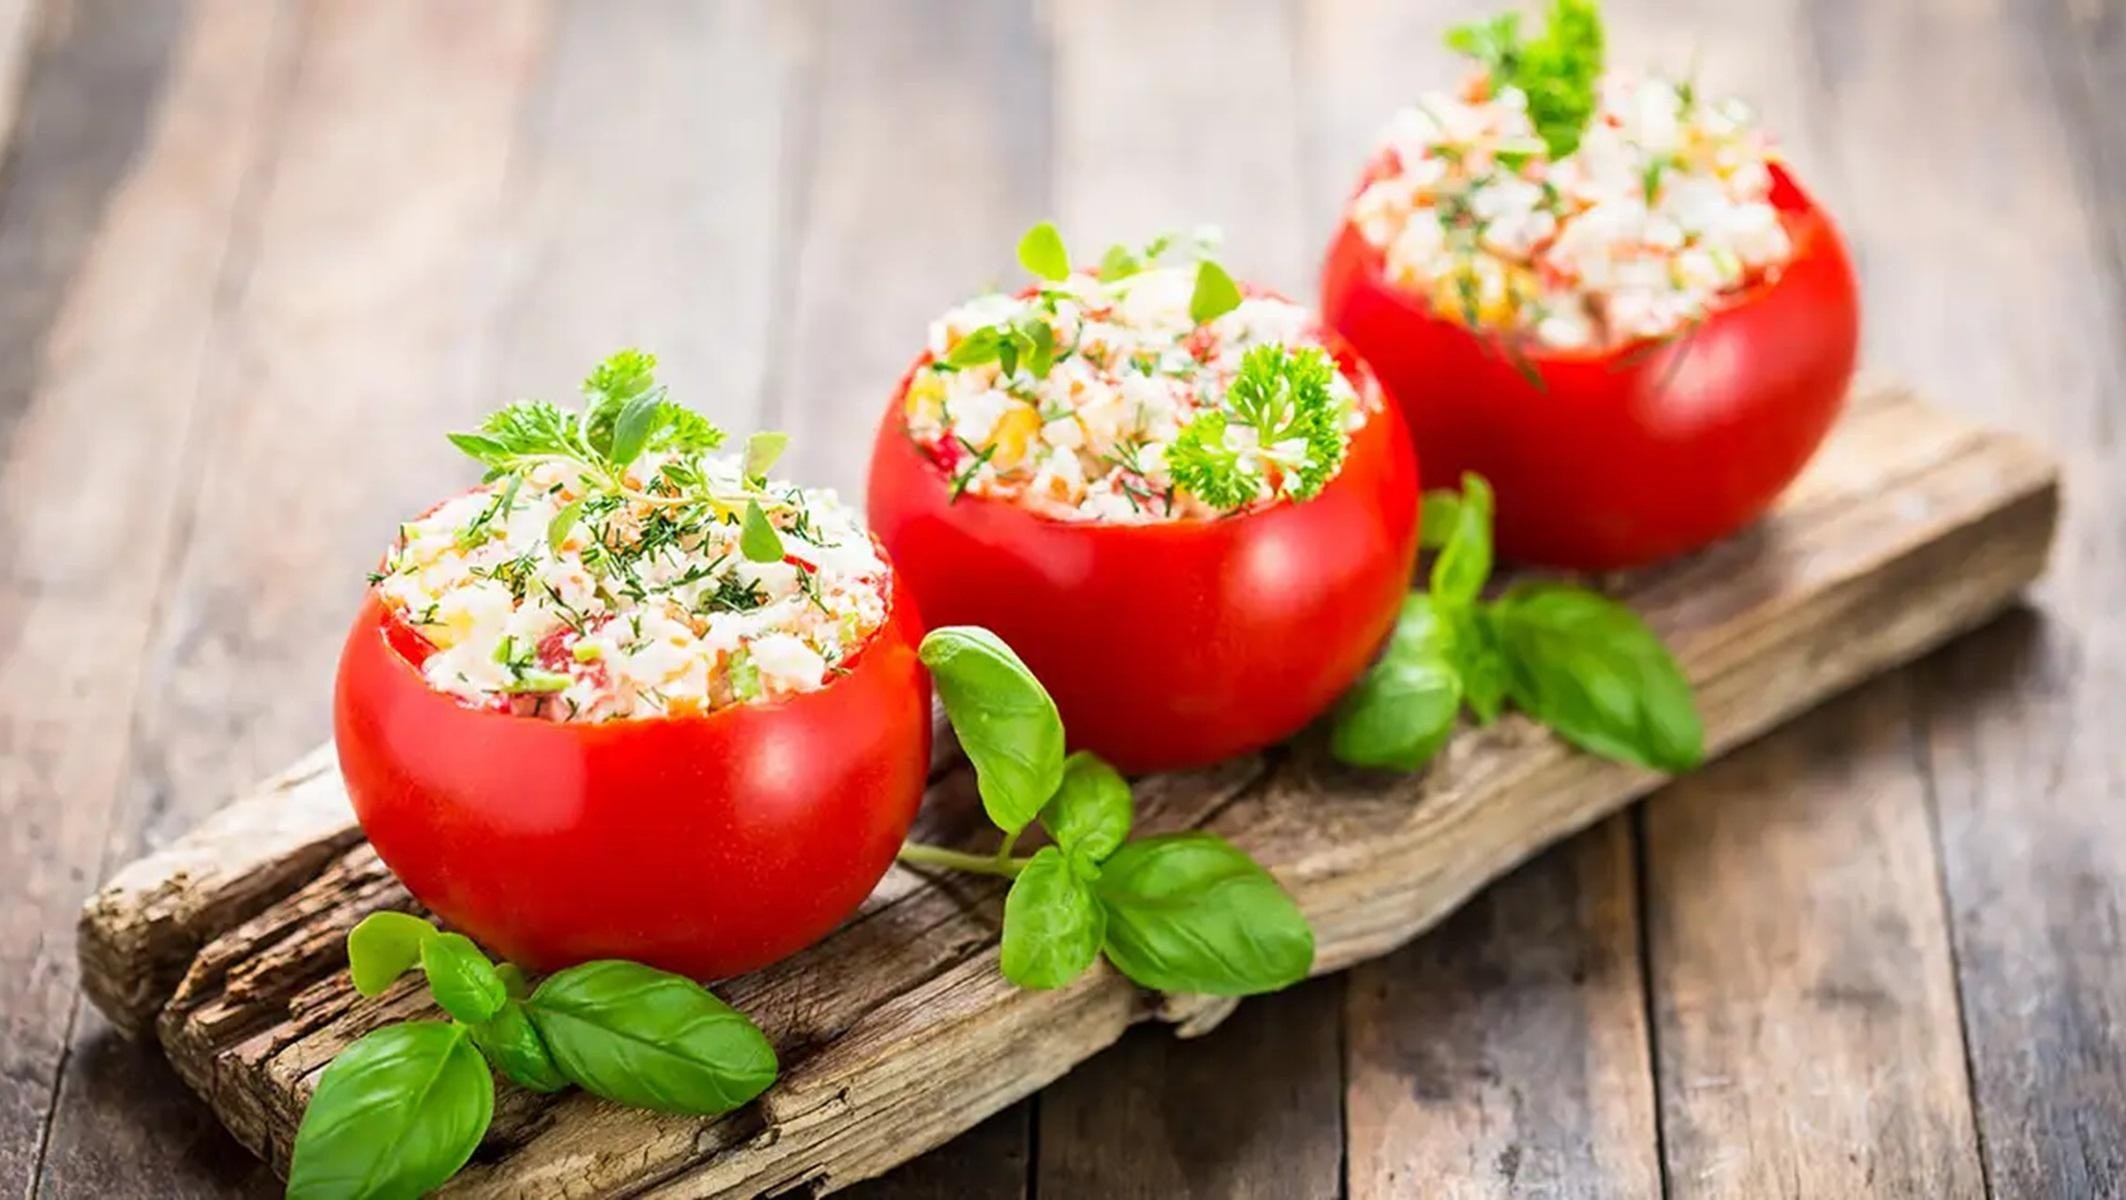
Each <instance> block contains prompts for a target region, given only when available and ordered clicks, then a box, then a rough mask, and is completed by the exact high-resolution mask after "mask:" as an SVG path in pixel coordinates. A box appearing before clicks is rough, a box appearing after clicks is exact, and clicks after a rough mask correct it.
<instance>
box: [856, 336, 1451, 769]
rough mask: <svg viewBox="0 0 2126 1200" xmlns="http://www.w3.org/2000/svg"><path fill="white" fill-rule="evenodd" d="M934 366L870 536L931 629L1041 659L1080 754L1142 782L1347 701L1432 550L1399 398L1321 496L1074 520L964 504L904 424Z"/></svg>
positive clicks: (883, 461)
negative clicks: (985, 637) (1425, 545)
mask: <svg viewBox="0 0 2126 1200" xmlns="http://www.w3.org/2000/svg"><path fill="white" fill-rule="evenodd" d="M1333 340H1334V339H1331V341H1332V343H1333ZM1338 357H1339V358H1340V359H1343V360H1344V363H1343V365H1344V369H1345V372H1346V374H1347V375H1351V376H1352V378H1353V382H1354V383H1358V382H1360V380H1361V379H1362V376H1361V375H1359V374H1356V373H1355V372H1356V371H1357V370H1358V368H1356V367H1355V366H1354V364H1353V363H1352V361H1351V360H1349V359H1348V357H1347V356H1346V355H1344V354H1341V353H1339V355H1338ZM925 361H927V360H926V359H918V360H917V362H916V364H915V366H914V367H911V368H910V369H909V372H908V374H907V375H905V376H903V377H902V379H901V383H900V386H899V387H898V388H897V389H895V391H894V394H893V398H892V402H891V403H890V404H889V405H888V406H887V409H886V414H885V418H884V419H883V420H882V421H881V422H880V424H879V429H878V437H877V440H876V441H875V442H874V444H873V447H872V455H871V473H870V486H869V493H868V509H869V516H870V520H871V526H872V529H873V531H874V532H875V533H876V534H877V535H878V538H879V540H880V541H881V542H883V543H884V544H885V546H886V549H887V550H888V551H889V552H890V553H891V554H892V555H893V559H894V562H895V563H896V564H897V565H898V566H899V568H900V570H901V571H902V573H903V576H904V577H905V578H906V579H907V581H908V584H909V586H910V587H912V588H913V589H914V590H915V595H916V604H917V607H919V608H920V609H921V610H922V612H923V615H924V616H925V617H926V618H927V619H929V620H930V621H932V622H933V623H934V624H936V625H961V624H973V625H983V626H987V627H988V628H989V629H991V630H993V631H994V632H995V633H996V634H997V635H998V636H1000V637H1002V638H1003V639H1004V640H1005V641H1006V642H1007V643H1009V644H1010V646H1011V647H1012V649H1014V650H1015V651H1017V652H1018V654H1019V656H1020V657H1021V658H1023V659H1025V660H1026V664H1027V665H1028V666H1029V667H1031V668H1032V669H1033V672H1034V674H1035V675H1037V676H1038V677H1039V678H1040V680H1041V682H1042V683H1043V684H1044V685H1046V687H1047V688H1048V691H1049V693H1050V694H1051V695H1052V696H1054V697H1055V701H1056V707H1057V708H1058V709H1059V710H1060V711H1061V713H1062V716H1063V725H1064V728H1065V730H1066V731H1068V734H1069V738H1070V744H1071V746H1072V747H1073V748H1076V749H1085V750H1091V751H1093V752H1094V753H1096V754H1099V755H1100V756H1101V757H1103V758H1106V759H1107V760H1108V761H1109V762H1112V763H1113V764H1114V765H1115V766H1116V767H1118V768H1120V769H1122V770H1124V771H1127V772H1131V773H1139V772H1145V771H1157V770H1176V769H1182V768H1187V767H1196V766H1203V765H1205V764H1208V763H1213V762H1217V761H1219V760H1221V759H1225V758H1230V757H1232V756H1234V755H1236V754H1242V753H1246V752H1248V751H1251V750H1256V749H1260V748H1261V747H1263V746H1267V745H1270V744H1271V743H1273V742H1277V741H1280V740H1282V739H1284V738H1286V737H1289V736H1290V735H1292V734H1293V733H1296V732H1298V730H1299V729H1300V728H1301V727H1303V726H1304V725H1305V724H1306V723H1307V722H1308V721H1311V720H1312V719H1314V717H1316V716H1317V715H1319V714H1320V713H1321V712H1322V711H1323V710H1324V709H1326V708H1327V707H1328V706H1329V705H1330V704H1332V703H1333V702H1334V701H1335V700H1336V698H1337V697H1338V696H1339V695H1341V694H1342V693H1343V691H1344V689H1345V688H1347V687H1349V686H1350V684H1351V683H1352V681H1353V680H1355V679H1356V678H1357V677H1358V675H1359V673H1360V672H1361V671H1363V670H1364V669H1365V667H1366V666H1367V664H1368V663H1369V662H1370V661H1371V659H1372V657H1373V654H1374V652H1375V651H1376V650H1378V649H1379V647H1380V645H1381V643H1382V642H1383V641H1384V640H1385V639H1386V638H1387V635H1388V631H1389V629H1390V628H1391V627H1392V626H1393V625H1394V622H1395V616H1396V613H1397V611H1398V609H1399V607H1400V605H1401V603H1402V598H1403V596H1404V594H1405V593H1406V592H1407V590H1408V588H1409V586H1410V583H1409V581H1410V571H1411V567H1412V563H1413V561H1414V559H1415V557H1416V553H1417V496H1418V484H1417V462H1416V459H1415V457H1414V456H1413V455H1412V453H1411V450H1410V445H1409V437H1408V435H1407V434H1406V433H1405V431H1404V429H1403V425H1402V421H1401V419H1400V418H1399V417H1398V416H1397V414H1396V411H1395V408H1394V406H1393V405H1392V404H1382V405H1381V406H1380V408H1379V410H1378V411H1376V412H1375V413H1373V414H1372V415H1371V416H1370V418H1369V419H1368V420H1367V422H1366V424H1365V427H1364V428H1362V429H1360V430H1359V431H1358V432H1356V433H1355V434H1353V436H1352V440H1351V447H1350V452H1349V454H1348V455H1347V456H1346V459H1345V462H1344V466H1343V469H1342V470H1341V471H1340V472H1339V473H1338V474H1337V475H1336V477H1335V478H1334V479H1332V480H1330V481H1329V483H1328V484H1327V485H1326V486H1325V487H1324V488H1323V489H1322V490H1321V492H1320V493H1319V494H1318V495H1316V496H1315V497H1314V498H1313V499H1311V500H1306V501H1301V502H1297V503H1294V502H1291V501H1283V502H1279V503H1277V504H1274V505H1271V506H1269V507H1267V508H1264V509H1260V510H1257V511H1252V512H1248V513H1244V514H1242V515H1239V516H1233V517H1225V518H1221V519H1217V520H1209V521H1204V520H1183V521H1171V522H1160V523H1154V524H1145V525H1121V524H1102V523H1098V522H1065V521H1057V520H1052V519H1050V518H1047V517H1044V516H1040V515H1038V514H1035V513H1033V512H1031V511H1029V510H1027V509H1025V508H1023V507H1020V506H1019V505H1017V504H1013V503H1011V502H1009V501H1004V500H997V499H992V498H989V497H985V496H981V495H975V494H967V495H962V496H960V497H959V498H958V499H957V500H955V499H953V498H952V494H951V479H950V478H949V477H948V475H947V473H946V470H945V468H943V467H941V466H940V465H939V464H938V463H937V462H936V461H934V460H933V459H932V458H931V457H930V456H929V455H928V454H927V453H926V452H925V451H924V450H923V449H922V448H921V447H919V446H918V445H916V443H915V442H914V440H913V439H911V438H910V437H909V435H908V432H907V425H906V419H905V416H904V415H903V414H904V411H905V409H904V405H903V401H904V399H905V395H906V392H907V389H908V385H909V382H910V381H911V380H912V379H913V378H914V375H915V372H916V370H918V369H920V368H921V367H922V365H923V363H924V362H925ZM1365 390H1366V389H1365V387H1363V386H1362V387H1361V388H1360V394H1362V395H1363V394H1365Z"/></svg>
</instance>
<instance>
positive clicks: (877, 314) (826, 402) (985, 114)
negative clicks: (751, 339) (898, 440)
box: [768, 0, 1049, 500]
mask: <svg viewBox="0 0 2126 1200" xmlns="http://www.w3.org/2000/svg"><path fill="white" fill-rule="evenodd" d="M809 10H810V11H811V12H813V13H814V14H815V16H816V19H817V20H818V22H819V24H820V27H821V29H822V30H823V32H822V34H821V43H822V44H821V45H820V48H819V61H818V65H817V67H816V74H815V75H814V77H813V78H814V79H815V80H816V84H815V88H814V91H813V92H812V95H811V98H810V103H811V105H812V106H813V107H812V110H811V112H810V113H809V114H808V115H809V120H808V121H807V123H806V124H805V125H804V126H803V132H802V135H801V138H800V141H799V143H798V147H797V150H796V152H797V153H800V154H802V155H803V157H804V162H805V164H806V165H805V168H804V170H803V172H802V173H801V175H800V176H799V177H798V178H797V179H796V181H795V186H796V189H797V190H796V191H795V192H794V193H793V200H792V202H793V204H794V205H795V206H796V212H797V213H798V214H800V215H801V218H802V224H801V226H800V227H799V232H798V235H797V239H796V244H795V247H794V251H793V253H794V259H793V261H792V262H791V264H790V269H789V270H790V273H789V276H788V278H787V281H786V286H787V288H788V291H787V293H786V294H785V295H784V296H783V297H782V298H781V300H780V303H779V305H778V307H779V308H782V309H784V310H786V311H787V312H788V314H789V320H788V323H787V327H786V328H784V329H782V330H780V331H779V332H778V334H777V341H776V345H775V350H776V354H777V358H776V367H775V378H774V382H773V384H772V386H771V390H770V407H769V410H768V411H769V414H770V416H769V420H770V421H772V422H773V423H774V424H776V425H777V426H778V427H780V428H783V429H786V430H787V431H788V432H789V433H790V435H791V437H792V442H791V446H790V450H789V453H788V454H787V455H786V456H785V458H784V460H783V465H784V467H785V469H787V470H788V471H789V472H790V473H791V475H792V476H793V477H794V478H802V479H807V480H811V481H814V482H817V483H820V484H823V485H826V486H831V487H835V488H838V489H840V490H841V492H842V494H843V495H845V496H847V497H849V498H851V499H852V500H855V499H860V498H861V497H862V496H863V491H864V489H863V482H864V471H865V466H866V462H867V460H868V458H869V455H870V453H871V436H872V431H873V430H875V429H876V428H877V426H878V420H879V417H880V415H881V414H883V413H884V412H885V409H886V403H887V399H888V397H889V396H890V395H891V393H892V390H893V386H894V383H895V381H897V380H898V379H899V378H900V377H901V374H902V373H903V372H905V371H906V370H907V369H908V366H909V364H910V363H912V362H914V361H915V355H916V352H917V351H919V350H920V349H921V348H922V345H923V338H924V336H925V334H926V331H927V329H928V327H929V321H930V319H931V318H932V317H934V316H936V315H937V314H939V313H941V312H943V311H945V310H946V309H947V308H949V307H951V306H952V305H953V304H955V303H957V302H958V301H960V300H961V299H963V298H964V297H965V295H966V294H967V292H968V291H969V290H970V289H972V288H978V287H980V286H982V285H983V283H984V282H985V281H992V282H1001V281H1003V280H1004V279H1006V278H1009V277H1011V273H1012V272H1015V271H1016V270H1017V269H1018V268H1017V266H1016V265H1015V264H1014V262H1013V260H1012V246H1013V245H1014V244H1015V243H1016V242H1017V240H1018V237H1019V234H1020V233H1021V232H1022V231H1023V230H1025V228H1026V227H1027V226H1029V225H1031V224H1033V223H1034V222H1035V221H1038V220H1040V219H1041V218H1042V217H1043V216H1046V215H1047V212H1046V209H1047V207H1048V197H1049V193H1048V128H1049V117H1048V66H1047V50H1046V46H1045V43H1044V40H1043V33H1042V31H1041V29H1040V28H1039V27H1038V26H1037V25H1036V24H1035V22H1034V15H1033V13H1032V11H1031V8H1030V6H1029V5H1025V4H981V5H975V6H972V7H970V6H967V5H963V4H956V3H952V2H950V0H908V2H906V3H900V4H892V5H881V4H876V3H871V2H870V0H811V3H810V7H809ZM946 63H950V64H952V65H951V66H950V67H945V66H943V65H941V64H946Z"/></svg>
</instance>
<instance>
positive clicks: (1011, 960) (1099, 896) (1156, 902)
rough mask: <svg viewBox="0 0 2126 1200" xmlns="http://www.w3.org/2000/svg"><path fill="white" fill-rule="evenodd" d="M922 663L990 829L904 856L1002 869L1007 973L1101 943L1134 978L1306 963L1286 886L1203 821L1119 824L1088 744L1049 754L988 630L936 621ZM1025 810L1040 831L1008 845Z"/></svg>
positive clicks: (1269, 977) (1050, 735) (1072, 967)
mask: <svg viewBox="0 0 2126 1200" xmlns="http://www.w3.org/2000/svg"><path fill="white" fill-rule="evenodd" d="M921 654H922V658H923V662H924V663H925V664H926V665H928V666H929V667H930V670H931V672H932V674H933V675H934V676H935V678H936V680H937V684H938V698H939V699H940V701H942V702H943V704H944V707H945V715H946V717H947V718H948V719H949V720H950V721H951V722H952V726H953V729H954V731H955V732H956V733H957V734H958V735H959V739H960V744H961V745H962V746H963V747H964V748H965V749H966V750H967V756H968V758H969V760H970V761H972V762H973V764H974V772H975V783H976V786H977V788H978V789H979V790H980V792H981V794H982V802H983V807H984V808H985V809H986V810H987V811H988V813H989V815H990V817H991V819H992V821H993V822H994V823H995V824H996V826H997V827H998V828H999V829H1000V830H1002V831H1003V834H1004V840H1003V844H1002V846H1001V847H1000V848H999V849H998V850H997V852H996V853H995V854H993V855H983V854H970V853H963V852H961V851H957V850H946V849H942V848H940V847H936V846H925V845H919V844H915V843H910V844H908V845H906V846H903V847H902V848H901V855H900V857H901V859H902V861H904V862H907V863H910V864H913V865H916V866H921V867H943V868H951V869H956V870H965V871H974V872H979V873H982V874H988V875H997V876H1001V877H1003V878H1007V879H1010V880H1011V881H1012V883H1011V890H1010V892H1009V893H1008V894H1007V895H1006V896H1005V900H1004V932H1003V946H1002V949H1001V956H1000V959H999V967H1000V969H1001V970H1002V971H1003V973H1004V976H1005V978H1007V979H1010V980H1011V981H1012V982H1014V983H1017V984H1019V985H1020V986H1022V987H1032V988H1053V987H1062V986H1064V985H1065V984H1068V983H1070V982H1071V981H1072V980H1074V979H1076V978H1077V977H1078V976H1079V975H1081V974H1083V973H1084V972H1085V970H1086V968H1088V967H1090V966H1091V965H1092V964H1093V960H1094V959H1096V958H1099V957H1100V956H1101V955H1102V954H1103V953H1104V954H1105V955H1106V957H1107V960H1108V961H1109V962H1110V963H1112V964H1113V965H1114V967H1115V969H1116V970H1119V971H1120V972H1122V974H1123V975H1125V976H1127V977H1128V978H1130V979H1131V980H1133V981H1135V982H1137V983H1139V984H1141V985H1143V986H1145V987H1149V988H1157V989H1159V990H1162V991H1171V992H1199V993H1204V994H1209V995H1221V996H1240V995H1253V994H1256V993H1260V992H1269V991H1276V990H1278V989H1280V988H1284V987H1289V986H1290V985H1292V984H1294V983H1297V982H1298V981H1299V980H1301V979H1304V978H1306V975H1307V972H1308V971H1309V970H1311V969H1312V967H1313V964H1314V931H1313V929H1312V927H1310V926H1309V925H1308V924H1307V919H1306V917H1305V915H1303V914H1302V913H1301V912H1300V911H1299V906H1298V905H1297V904H1296V903H1294V902H1293V900H1292V897H1291V894H1290V893H1288V892H1286V891H1285V890H1284V888H1283V887H1282V886H1281V885H1279V884H1278V882H1277V880H1276V879H1275V878H1274V877H1272V876H1271V875H1270V873H1269V872H1268V871H1265V870H1263V869H1262V867H1261V865H1259V864H1258V863H1256V862H1255V861H1254V860H1253V859H1251V858H1249V857H1248V856H1247V854H1246V853H1244V852H1243V851H1241V850H1240V849H1239V848H1237V847H1235V846H1233V845H1232V844H1231V843H1228V842H1226V841H1224V840H1223V839H1221V838H1217V837H1214V836H1212V835H1210V834H1207V833H1179V834H1165V835H1160V836H1155V837H1146V838H1136V839H1132V838H1131V837H1130V832H1131V829H1130V827H1131V824H1132V811H1131V810H1132V807H1133V802H1132V799H1131V796H1130V789H1129V784H1128V783H1127V782H1126V781H1125V780H1124V779H1123V778H1122V777H1121V775H1119V774H1117V773H1116V772H1115V770H1114V768H1113V767H1111V766H1109V765H1108V764H1107V763H1105V762H1103V761H1101V760H1100V759H1099V758H1097V757H1095V756H1093V755H1091V754H1087V753H1083V752H1080V753H1077V754H1073V755H1071V756H1070V757H1069V758H1068V759H1065V758H1064V757H1063V755H1062V747H1063V741H1064V736H1063V724H1062V721H1061V719H1060V718H1059V717H1058V716H1057V715H1056V709H1055V704H1054V702H1053V701H1052V700H1050V699H1049V696H1048V693H1047V691H1046V689H1044V688H1042V687H1041V684H1040V682H1039V681H1038V680H1036V679H1035V678H1034V677H1033V673H1032V672H1031V671H1029V670H1027V668H1026V666H1025V664H1024V663H1023V662H1021V661H1020V660H1019V658H1018V656H1017V655H1015V654H1013V653H1012V652H1011V650H1010V648H1009V647H1007V646H1005V645H1004V643H1003V642H1002V641H1000V640H999V639H998V638H997V637H996V635H995V634H992V633H990V632H989V631H987V630H984V629H974V628H968V627H947V628H944V629H938V630H935V631H933V632H932V633H931V634H930V636H928V637H926V638H924V639H923V644H922V649H921ZM1035 820H1038V821H1039V822H1040V824H1041V827H1042V828H1043V829H1044V830H1045V831H1046V832H1047V833H1048V835H1049V837H1051V838H1052V839H1054V843H1055V844H1054V845H1050V846H1044V847H1042V848H1041V849H1040V850H1039V851H1038V852H1036V853H1034V854H1031V855H1027V856H1020V857H1014V856H1013V854H1012V848H1013V846H1014V844H1015V843H1016V842H1017V840H1018V837H1019V834H1020V833H1021V832H1022V831H1023V830H1024V829H1025V828H1026V826H1027V825H1029V824H1031V823H1032V822H1034V821H1035Z"/></svg>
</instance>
